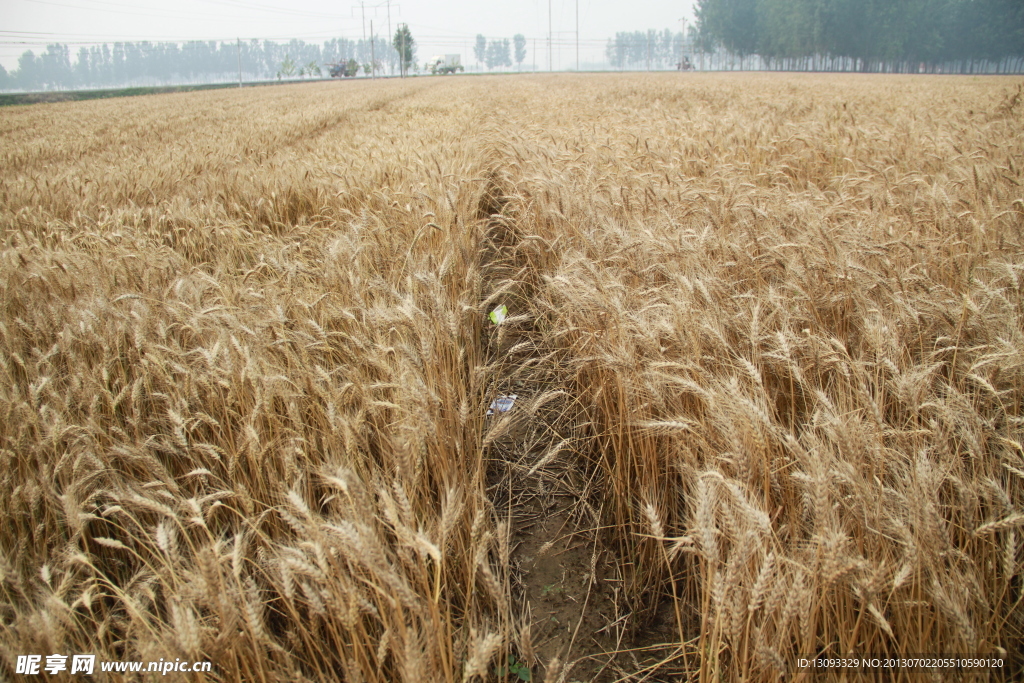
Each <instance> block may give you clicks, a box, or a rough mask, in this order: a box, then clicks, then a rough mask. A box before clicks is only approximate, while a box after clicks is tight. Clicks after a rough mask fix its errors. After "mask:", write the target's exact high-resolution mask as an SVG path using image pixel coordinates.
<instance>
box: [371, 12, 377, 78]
mask: <svg viewBox="0 0 1024 683" xmlns="http://www.w3.org/2000/svg"><path fill="white" fill-rule="evenodd" d="M370 74H371V77H372V78H373V80H377V55H376V53H375V52H374V45H373V19H370Z"/></svg>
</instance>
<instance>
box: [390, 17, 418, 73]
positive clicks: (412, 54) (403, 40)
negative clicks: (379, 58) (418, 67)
mask: <svg viewBox="0 0 1024 683" xmlns="http://www.w3.org/2000/svg"><path fill="white" fill-rule="evenodd" d="M392 46H393V47H394V48H395V51H396V52H397V53H398V65H399V67H400V69H401V71H402V75H403V76H404V75H405V74H407V73H409V67H411V66H412V64H413V63H414V62H415V61H416V41H415V40H413V37H412V33H411V32H410V31H409V25H408V24H402V25H401V26H399V27H398V30H397V31H395V38H394V42H393V43H392Z"/></svg>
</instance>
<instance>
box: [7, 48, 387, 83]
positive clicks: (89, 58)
mask: <svg viewBox="0 0 1024 683" xmlns="http://www.w3.org/2000/svg"><path fill="white" fill-rule="evenodd" d="M372 52H373V53H374V56H375V57H376V59H377V64H378V68H379V69H382V68H385V67H387V68H388V69H390V71H391V72H392V73H394V72H396V71H397V69H398V65H399V55H398V51H397V50H395V48H394V47H393V46H392V45H391V44H390V42H389V41H388V39H387V38H386V37H375V39H374V46H373V50H372ZM349 59H355V60H356V61H357V62H358V63H359V64H366V65H369V63H370V61H371V49H370V41H369V40H349V39H346V38H335V39H333V40H328V41H326V42H324V43H323V45H319V44H316V43H305V42H303V41H301V40H292V41H290V42H288V43H277V42H274V41H270V40H264V41H258V40H250V41H241V42H240V43H238V42H219V43H218V42H217V41H189V42H186V43H164V42H158V43H154V42H148V41H143V42H137V43H130V42H126V43H114V44H113V46H111V45H109V44H106V43H105V44H103V45H92V46H82V47H80V48H79V49H78V53H77V55H76V56H75V58H74V59H73V58H72V53H71V49H70V48H69V47H68V46H67V45H65V44H60V43H54V44H51V45H48V46H47V47H46V50H45V51H43V52H42V53H41V54H39V55H36V54H35V53H34V52H33V51H32V50H28V51H26V52H25V53H23V54H22V55H21V57H20V58H19V59H18V68H17V69H15V70H13V71H11V72H7V70H6V69H4V68H3V67H2V66H0V90H31V91H34V90H70V89H73V88H105V87H123V86H134V85H170V84H183V83H209V82H218V81H232V80H237V79H238V71H239V62H241V71H242V78H243V79H245V80H268V79H273V78H278V77H279V75H283V76H287V77H294V76H306V75H317V74H321V73H325V72H326V71H327V69H325V68H323V67H324V65H326V64H329V63H337V62H343V61H348V60H349Z"/></svg>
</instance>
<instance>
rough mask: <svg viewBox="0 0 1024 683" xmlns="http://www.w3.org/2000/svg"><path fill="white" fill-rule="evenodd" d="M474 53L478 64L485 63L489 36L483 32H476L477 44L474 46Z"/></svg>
mask: <svg viewBox="0 0 1024 683" xmlns="http://www.w3.org/2000/svg"><path fill="white" fill-rule="evenodd" d="M473 55H474V56H475V57H476V63H477V64H483V63H484V62H485V61H486V60H487V38H484V35H483V34H482V33H478V34H476V45H474V46H473Z"/></svg>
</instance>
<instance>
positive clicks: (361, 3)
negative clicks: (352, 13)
mask: <svg viewBox="0 0 1024 683" xmlns="http://www.w3.org/2000/svg"><path fill="white" fill-rule="evenodd" d="M352 9H353V10H355V7H353V8H352ZM359 9H360V10H361V11H362V13H363V42H364V43H365V42H366V0H359Z"/></svg>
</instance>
